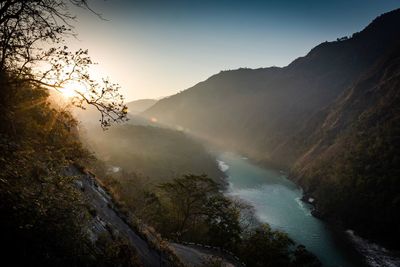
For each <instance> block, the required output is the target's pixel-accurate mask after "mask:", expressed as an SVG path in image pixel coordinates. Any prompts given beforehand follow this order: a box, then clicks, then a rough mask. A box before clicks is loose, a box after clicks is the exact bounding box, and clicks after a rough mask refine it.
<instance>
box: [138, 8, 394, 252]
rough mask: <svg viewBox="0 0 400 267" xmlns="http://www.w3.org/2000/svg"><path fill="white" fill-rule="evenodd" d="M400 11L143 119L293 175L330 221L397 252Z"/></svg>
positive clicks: (193, 92)
mask: <svg viewBox="0 0 400 267" xmlns="http://www.w3.org/2000/svg"><path fill="white" fill-rule="evenodd" d="M398 25H400V10H394V11H392V12H389V13H386V14H383V15H382V16H380V17H378V18H376V19H375V20H374V21H373V22H372V23H371V24H370V25H369V26H368V27H366V28H365V29H364V30H362V31H361V32H359V33H355V34H353V36H352V37H349V38H347V37H346V38H340V39H338V40H337V41H335V42H325V43H322V44H320V45H319V46H317V47H315V48H314V49H312V50H311V51H310V53H308V54H307V55H306V56H305V57H302V58H299V59H297V60H295V61H294V62H292V63H291V64H290V65H289V66H287V67H284V68H276V67H274V68H267V69H256V70H252V69H239V70H235V71H223V72H221V73H219V74H217V75H214V76H212V77H211V78H209V79H208V80H206V81H204V82H201V83H199V84H197V85H195V86H194V87H192V88H189V89H188V90H186V91H183V92H181V93H179V94H177V95H175V96H171V97H169V98H166V99H163V100H161V101H159V102H158V103H157V104H156V105H154V106H153V107H151V108H150V109H149V110H147V111H146V112H144V115H146V116H149V117H150V116H151V117H155V118H157V119H158V120H159V121H160V122H163V123H169V124H171V125H182V126H183V127H186V128H189V129H190V130H191V131H192V132H193V133H195V134H198V135H200V136H201V137H203V138H205V139H207V140H209V141H212V142H215V143H217V144H220V145H223V146H225V147H226V148H228V149H235V150H236V151H238V152H239V153H242V154H245V155H247V156H249V157H251V158H252V159H253V160H255V161H258V162H259V163H262V164H272V165H274V166H279V167H283V168H287V169H289V170H291V171H292V178H293V179H294V180H296V181H298V182H299V184H300V185H302V186H304V188H305V190H306V193H307V194H309V195H310V196H312V197H313V198H316V199H317V202H316V203H317V209H318V210H319V211H320V214H321V215H323V216H324V217H325V218H328V217H329V218H331V219H335V221H336V222H343V223H344V225H345V227H350V228H354V229H355V230H356V231H358V232H359V233H362V234H363V235H365V236H368V237H370V238H372V239H375V240H380V241H383V242H386V243H387V244H390V245H392V246H395V247H398V244H396V239H397V237H398V236H399V225H400V224H399V216H398V215H397V214H400V206H399V197H400V196H399V192H398V188H399V179H398V178H399V166H400V165H399V162H398V154H399V152H400V150H399V149H400V148H399V146H398V145H399V142H398V141H399V140H398V136H399V128H398V127H399V122H398V117H399V110H398V106H399V102H398V94H399V81H398V80H399V77H398V75H399V57H398V55H399V47H398V44H399V42H400V28H399V27H398Z"/></svg>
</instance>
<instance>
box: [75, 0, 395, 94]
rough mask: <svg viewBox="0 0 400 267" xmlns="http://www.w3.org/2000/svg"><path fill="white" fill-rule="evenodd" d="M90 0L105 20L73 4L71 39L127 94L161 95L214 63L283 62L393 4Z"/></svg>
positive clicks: (372, 0)
mask: <svg viewBox="0 0 400 267" xmlns="http://www.w3.org/2000/svg"><path fill="white" fill-rule="evenodd" d="M89 2H90V1H89ZM91 3H92V6H93V8H94V9H95V10H97V11H99V12H100V13H102V14H103V15H104V17H105V18H106V19H107V20H108V21H101V20H99V19H98V18H97V17H96V16H93V15H92V14H89V13H81V12H79V15H78V20H79V23H78V25H77V28H76V30H77V31H78V34H79V41H75V45H72V46H79V47H82V48H88V49H89V52H90V54H91V55H92V57H93V59H94V60H95V61H97V62H98V63H99V67H98V70H99V71H100V72H104V73H107V74H108V76H109V77H110V78H111V79H112V80H113V81H116V82H118V83H120V84H121V86H122V87H123V89H122V93H123V94H124V95H125V96H126V98H127V100H128V101H130V100H134V99H141V98H159V97H163V96H168V95H171V94H174V93H176V92H178V91H181V90H184V89H187V88H189V87H191V86H193V85H195V84H196V83H198V82H200V81H202V80H205V79H206V78H208V77H209V76H211V75H213V74H215V73H218V72H220V71H221V70H228V69H237V68H240V67H248V68H260V67H269V66H285V65H287V64H289V63H290V62H291V61H292V60H294V59H295V58H297V57H299V56H303V55H305V54H306V53H307V52H308V51H309V50H310V49H311V48H312V47H314V46H315V45H317V44H319V43H321V42H323V41H332V40H335V39H336V38H337V37H342V36H346V35H350V34H352V33H354V32H357V31H360V30H361V29H363V28H364V27H365V26H366V25H367V24H368V23H369V22H370V21H371V20H372V19H373V18H375V17H376V16H378V15H380V14H382V13H384V12H387V11H390V10H392V9H395V8H400V0H336V1H333V0H330V1H324V0H292V1H290V0H264V1H250V0H248V1H237V0H202V1H200V0H199V1H177V0H170V1H167V0H143V1H136V0H108V1H102V0H98V1H91Z"/></svg>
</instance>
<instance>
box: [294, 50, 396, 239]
mask: <svg viewBox="0 0 400 267" xmlns="http://www.w3.org/2000/svg"><path fill="white" fill-rule="evenodd" d="M399 89H400V46H398V47H397V48H396V49H395V50H394V51H392V52H391V53H389V54H388V55H387V56H386V57H384V58H383V59H382V60H381V61H380V62H379V63H378V64H377V65H376V66H375V68H373V69H372V70H371V71H370V72H369V73H368V74H366V75H365V76H364V77H363V78H362V79H360V80H359V81H358V82H357V83H356V84H355V85H354V86H352V87H350V88H349V89H348V90H346V91H345V93H344V94H342V95H341V96H340V97H339V98H338V99H337V100H336V101H335V102H334V103H333V104H332V105H331V106H330V107H329V108H328V110H327V112H326V116H324V117H322V118H321V119H319V121H318V123H317V127H316V129H317V130H316V131H315V132H313V133H312V135H310V136H309V137H308V139H305V140H307V141H308V142H309V143H310V145H309V146H308V149H307V151H306V152H305V153H304V154H303V155H302V156H301V157H299V159H298V160H297V161H296V164H295V167H294V171H293V177H296V179H297V181H298V182H299V183H300V184H301V185H302V187H303V188H304V190H305V192H306V193H307V194H308V195H310V196H312V197H314V198H316V199H318V203H317V208H318V211H319V212H320V213H321V214H322V215H323V216H324V217H328V218H333V219H336V218H339V219H340V220H342V221H344V222H345V223H346V225H347V226H348V227H352V228H356V229H357V230H358V231H359V232H360V233H362V234H364V235H366V236H369V237H371V238H373V239H378V240H381V241H384V242H386V243H388V245H391V246H398V245H397V244H396V243H397V238H398V236H400V192H399V188H400V179H399V177H400V168H399V166H400V158H399V151H400V90H399Z"/></svg>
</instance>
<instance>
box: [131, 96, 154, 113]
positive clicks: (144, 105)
mask: <svg viewBox="0 0 400 267" xmlns="http://www.w3.org/2000/svg"><path fill="white" fill-rule="evenodd" d="M155 103H157V100H155V99H139V100H135V101H131V102H128V103H126V106H127V107H128V111H129V113H131V114H137V113H140V112H143V111H145V110H146V109H148V108H150V107H151V106H153V105H154V104H155Z"/></svg>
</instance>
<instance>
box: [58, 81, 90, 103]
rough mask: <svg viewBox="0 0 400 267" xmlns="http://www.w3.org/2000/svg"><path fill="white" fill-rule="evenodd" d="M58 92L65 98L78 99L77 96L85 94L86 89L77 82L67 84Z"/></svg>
mask: <svg viewBox="0 0 400 267" xmlns="http://www.w3.org/2000/svg"><path fill="white" fill-rule="evenodd" d="M59 92H60V93H61V95H62V96H63V97H65V98H68V99H70V98H74V97H78V96H79V94H83V93H84V92H86V88H85V87H84V86H83V85H82V84H81V83H79V82H69V83H67V84H65V85H64V86H63V87H62V88H61V89H60V90H59Z"/></svg>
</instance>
